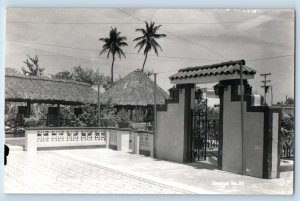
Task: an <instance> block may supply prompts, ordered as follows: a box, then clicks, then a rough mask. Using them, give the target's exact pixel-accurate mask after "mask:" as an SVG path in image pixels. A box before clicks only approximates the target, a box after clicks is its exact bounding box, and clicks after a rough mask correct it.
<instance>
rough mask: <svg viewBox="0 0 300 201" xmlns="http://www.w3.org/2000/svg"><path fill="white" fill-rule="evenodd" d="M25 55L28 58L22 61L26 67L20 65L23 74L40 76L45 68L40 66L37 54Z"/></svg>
mask: <svg viewBox="0 0 300 201" xmlns="http://www.w3.org/2000/svg"><path fill="white" fill-rule="evenodd" d="M27 57H28V58H27V59H26V60H25V61H24V62H23V63H24V64H26V67H22V71H23V73H24V74H25V75H32V76H42V75H43V72H44V70H45V68H43V67H40V65H39V57H38V55H35V56H34V57H31V56H30V55H27Z"/></svg>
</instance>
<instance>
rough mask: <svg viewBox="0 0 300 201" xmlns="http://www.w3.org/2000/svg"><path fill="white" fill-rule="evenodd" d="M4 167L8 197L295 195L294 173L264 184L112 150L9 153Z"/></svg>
mask: <svg viewBox="0 0 300 201" xmlns="http://www.w3.org/2000/svg"><path fill="white" fill-rule="evenodd" d="M8 163H9V165H8V166H7V167H5V192H6V193H104V194H114V193H121V194H127V193H129V194H138V193H142V194H153V193H154V194H177V193H179V194H182V193H183V194H192V193H199V194H292V193H293V173H292V171H288V172H285V177H284V178H280V179H273V180H264V179H258V178H253V177H248V176H241V175H236V174H231V173H228V172H224V171H220V170H217V169H214V168H213V167H212V166H211V165H209V164H200V163H192V164H179V163H173V162H168V161H161V160H156V159H153V158H150V157H145V156H142V155H135V154H131V153H125V152H119V151H114V150H110V149H76V150H53V151H39V152H37V153H36V154H28V153H27V152H24V151H13V152H11V154H10V156H9V161H8ZM207 168H208V169H207Z"/></svg>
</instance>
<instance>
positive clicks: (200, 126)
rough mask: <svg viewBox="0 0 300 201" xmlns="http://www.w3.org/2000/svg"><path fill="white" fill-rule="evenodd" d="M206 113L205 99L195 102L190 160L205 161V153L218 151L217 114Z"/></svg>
mask: <svg viewBox="0 0 300 201" xmlns="http://www.w3.org/2000/svg"><path fill="white" fill-rule="evenodd" d="M211 113H212V111H211V109H210V112H208V107H207V99H201V100H198V101H197V104H196V107H195V109H192V136H191V139H192V146H191V149H192V150H191V153H192V160H193V161H203V160H206V157H207V153H208V152H209V153H210V154H213V152H215V151H217V150H218V146H219V141H218V130H219V119H218V114H211Z"/></svg>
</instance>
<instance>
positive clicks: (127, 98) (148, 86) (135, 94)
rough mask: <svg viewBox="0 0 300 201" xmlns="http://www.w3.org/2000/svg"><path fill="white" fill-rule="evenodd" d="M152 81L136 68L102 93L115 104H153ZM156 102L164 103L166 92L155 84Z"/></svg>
mask: <svg viewBox="0 0 300 201" xmlns="http://www.w3.org/2000/svg"><path fill="white" fill-rule="evenodd" d="M153 92H154V82H153V81H152V80H151V79H150V78H149V77H148V76H147V75H145V74H144V73H143V72H141V71H139V70H136V71H133V72H131V73H129V74H128V75H127V76H125V77H124V78H123V79H121V80H120V81H118V82H117V83H115V84H114V86H112V87H111V88H110V89H108V90H107V91H106V92H104V93H103V94H102V97H104V99H105V100H106V101H107V100H109V99H111V101H112V103H113V104H115V105H130V106H147V105H153V103H154V98H153V96H154V95H153ZM156 97H157V99H156V100H157V104H161V105H162V104H164V103H165V99H166V98H168V94H167V92H165V91H164V90H163V89H162V88H160V87H159V86H157V95H156Z"/></svg>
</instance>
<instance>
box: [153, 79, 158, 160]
mask: <svg viewBox="0 0 300 201" xmlns="http://www.w3.org/2000/svg"><path fill="white" fill-rule="evenodd" d="M156 75H157V73H154V95H153V96H154V108H153V109H154V136H153V137H154V138H153V157H154V158H156V138H157V115H156V113H157V111H156V110H157V108H156Z"/></svg>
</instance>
